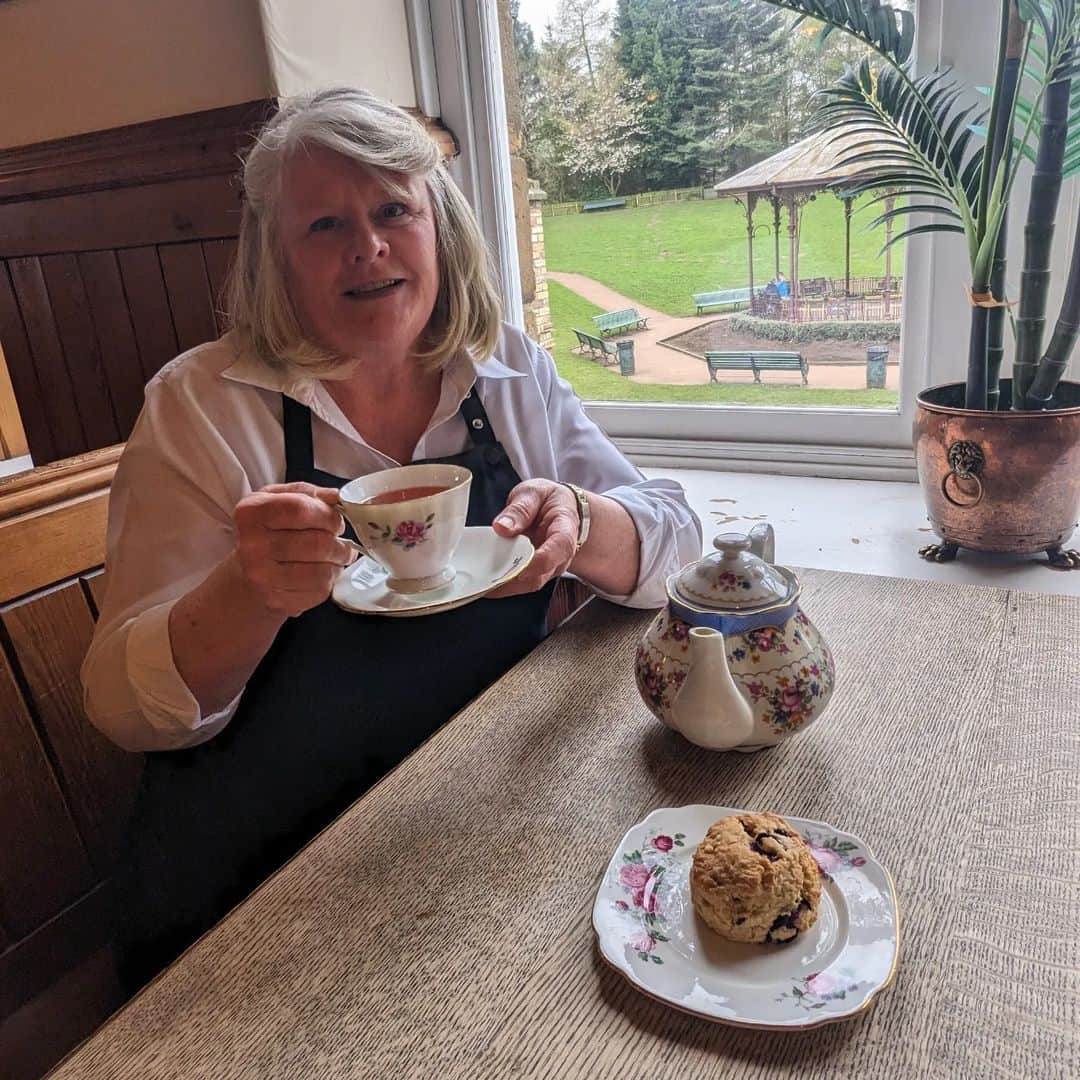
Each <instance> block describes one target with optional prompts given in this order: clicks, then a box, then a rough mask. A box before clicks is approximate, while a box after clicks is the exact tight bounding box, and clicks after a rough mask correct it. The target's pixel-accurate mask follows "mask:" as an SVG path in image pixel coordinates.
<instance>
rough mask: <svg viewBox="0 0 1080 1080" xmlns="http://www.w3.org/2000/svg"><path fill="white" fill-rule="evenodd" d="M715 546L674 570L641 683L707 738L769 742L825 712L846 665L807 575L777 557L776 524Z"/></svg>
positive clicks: (702, 742) (644, 649)
mask: <svg viewBox="0 0 1080 1080" xmlns="http://www.w3.org/2000/svg"><path fill="white" fill-rule="evenodd" d="M713 547H715V548H716V549H717V550H716V553H710V554H709V555H707V556H706V557H705V558H703V559H701V560H700V561H698V562H694V563H690V564H688V565H687V566H684V567H683V568H682V569H681V570H680V571H678V572H677V573H675V574H672V575H671V577H669V578H668V581H667V594H668V604H667V607H666V608H664V609H663V610H662V611H661V612H660V613H659V614H658V615H657V616H656V618H655V619H654V620H653V621H652V623H651V624H650V626H649V629H648V630H647V631H646V632H645V636H644V637H643V638H642V640H641V644H640V645H639V646H638V650H637V655H636V657H635V664H634V668H635V675H636V677H637V685H638V690H639V691H640V693H641V696H642V698H643V699H644V701H645V704H646V705H647V706H648V707H649V710H650V711H651V712H652V714H653V715H654V716H655V717H656V718H657V719H658V720H660V721H662V722H663V723H665V724H667V725H668V727H671V728H674V729H675V730H676V731H678V732H681V733H682V734H683V735H684V736H685V737H686V738H687V739H689V740H690V741H691V742H693V743H696V744H697V745H698V746H704V747H706V748H708V749H710V750H740V751H745V752H750V751H753V750H760V749H762V748H764V747H766V746H774V745H776V744H777V743H779V742H783V741H784V740H785V739H788V738H790V737H791V736H792V735H795V734H797V733H798V732H799V731H802V730H803V729H804V728H805V727H807V725H809V724H810V723H812V722H813V721H814V720H816V719H817V718H818V717H819V716H820V715H821V714H822V713H823V712H824V711H825V707H826V705H827V704H828V702H829V698H830V696H831V695H832V691H833V686H834V685H835V682H836V668H835V665H834V663H833V658H832V653H830V652H829V648H828V646H827V645H826V644H825V642H824V641H823V640H822V637H821V635H820V634H819V633H818V631H817V629H816V628H815V627H814V625H813V623H811V622H810V620H809V619H808V618H807V617H806V615H805V614H804V613H803V610H802V608H801V607H800V606H799V594H800V587H799V580H798V578H797V577H796V576H795V574H794V573H793V572H792V571H791V570H788V569H787V568H786V567H783V566H775V565H773V558H774V551H775V537H774V534H773V529H772V526H771V525H767V524H762V525H757V526H755V527H754V528H753V529H752V530H751V531H750V534H749V535H748V536H744V535H742V534H740V533H722V534H721V535H719V536H717V537H716V538H715V539H714V540H713Z"/></svg>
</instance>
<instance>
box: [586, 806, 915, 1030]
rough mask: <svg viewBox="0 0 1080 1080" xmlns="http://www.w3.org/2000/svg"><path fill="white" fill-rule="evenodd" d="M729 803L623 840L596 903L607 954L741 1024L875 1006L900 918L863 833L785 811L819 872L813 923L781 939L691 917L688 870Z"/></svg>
mask: <svg viewBox="0 0 1080 1080" xmlns="http://www.w3.org/2000/svg"><path fill="white" fill-rule="evenodd" d="M748 812H750V811H746V810H738V809H734V808H732V807H726V806H701V805H698V806H681V807H669V808H665V809H661V810H654V811H653V812H652V813H651V814H649V816H648V817H647V818H645V820H644V821H641V822H639V823H638V824H637V825H635V826H634V827H633V828H632V829H631V830H630V831H629V832H628V833H627V834H626V836H625V837H623V840H622V843H621V844H620V845H619V847H618V849H617V850H616V852H615V855H614V856H613V858H612V860H611V862H610V864H609V865H608V868H607V870H606V871H605V873H604V877H603V880H602V881H601V884H600V889H599V891H598V892H597V895H596V903H595V904H594V906H593V928H594V929H595V930H596V937H597V945H598V947H599V950H600V954H601V956H602V957H603V959H604V960H605V961H606V962H607V963H608V964H610V965H611V966H612V967H613V968H615V969H616V970H617V971H619V972H620V973H622V974H623V975H625V976H626V978H627V979H629V980H630V982H631V983H633V984H634V986H636V987H637V988H638V989H639V990H641V991H642V992H644V993H645V994H648V995H649V996H650V997H652V998H656V999H658V1000H660V1001H663V1002H666V1003H667V1004H669V1005H673V1006H675V1007H676V1008H677V1009H681V1010H683V1011H684V1012H689V1013H694V1014H695V1015H697V1016H702V1017H705V1018H706V1019H708V1020H716V1021H719V1022H721V1023H726V1024H736V1025H739V1026H741V1027H754V1028H767V1029H772V1030H782V1031H784V1030H805V1029H807V1028H814V1027H819V1026H821V1025H822V1024H828V1023H833V1022H835V1021H838V1020H845V1019H847V1018H848V1017H850V1016H854V1015H855V1014H856V1013H858V1012H861V1011H862V1010H863V1009H865V1008H867V1007H869V1006H870V1004H871V1003H872V1002H873V1000H874V997H875V996H876V995H877V994H878V993H879V992H880V991H882V990H884V989H885V988H886V987H887V986H888V985H889V984H890V983H891V982H892V979H893V975H894V974H895V972H896V963H897V958H898V957H899V953H900V917H899V912H898V910H897V905H896V892H895V890H894V888H893V883H892V878H891V877H890V876H889V872H888V871H887V870H886V869H885V868H884V867H883V866H882V865H881V864H880V863H879V862H878V861H877V860H876V859H875V858H874V856H873V855H872V854H871V852H870V849H869V848H868V847H867V846H866V844H864V843H863V842H862V840H860V839H859V838H858V837H857V836H852V835H851V834H850V833H846V832H843V831H841V830H840V829H836V828H833V827H832V826H831V825H826V824H825V823H823V822H820V821H807V820H806V819H804V818H797V817H790V816H788V815H784V816H785V817H787V820H788V821H789V822H791V824H792V825H793V826H794V827H795V829H797V830H798V832H799V833H800V834H801V835H802V837H803V838H804V839H805V840H806V841H807V843H808V844H809V845H810V848H811V851H812V852H813V854H814V857H815V859H816V860H817V862H818V866H819V867H820V868H821V870H822V880H821V886H822V888H821V906H820V908H819V910H818V921H817V923H815V925H814V926H813V927H812V928H811V929H810V930H809V931H807V932H806V933H805V934H800V935H799V936H798V937H796V938H795V939H794V940H793V941H789V942H787V943H785V944H782V945H744V944H740V943H738V942H732V941H725V940H724V939H723V938H721V937H719V936H717V935H716V934H715V933H713V932H712V931H711V930H710V929H709V928H708V927H707V926H706V925H705V923H704V922H702V920H701V919H700V918H699V917H698V916H697V914H696V913H695V912H694V907H693V904H692V902H691V899H690V865H691V860H692V859H693V855H694V849H695V848H696V847H697V845H698V843H700V841H701V840H702V838H703V837H704V836H705V833H706V832H707V831H708V829H709V827H710V826H711V825H712V824H713V823H714V822H716V821H719V820H720V818H722V817H727V816H728V815H729V814H742V813H748Z"/></svg>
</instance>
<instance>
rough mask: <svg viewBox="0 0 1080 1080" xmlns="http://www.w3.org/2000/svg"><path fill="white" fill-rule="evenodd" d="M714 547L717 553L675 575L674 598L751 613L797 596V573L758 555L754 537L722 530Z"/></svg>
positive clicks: (712, 608)
mask: <svg viewBox="0 0 1080 1080" xmlns="http://www.w3.org/2000/svg"><path fill="white" fill-rule="evenodd" d="M713 547H715V548H716V549H717V554H715V555H712V554H710V555H706V556H705V558H703V559H700V560H699V561H698V562H695V563H691V564H690V565H689V566H687V567H685V568H684V569H683V570H681V571H680V572H679V573H678V574H676V575H675V576H674V577H673V579H672V580H671V595H672V598H673V599H674V600H677V601H679V602H681V603H683V604H686V605H688V606H690V607H692V608H696V609H697V610H699V611H700V610H705V611H729V612H732V613H735V614H741V613H747V614H748V613H750V612H754V611H760V610H761V609H763V608H772V607H776V606H778V605H782V604H787V603H790V602H791V601H792V600H795V599H796V598H797V596H798V592H799V586H798V582H797V580H796V579H795V575H794V574H792V573H790V572H789V571H785V570H784V569H783V568H782V567H778V566H773V565H772V564H771V563H768V562H766V561H765V560H764V559H761V558H759V557H758V556H757V555H755V554H754V553H753V551H751V540H750V537H748V536H743V535H742V534H741V533H721V534H720V535H719V536H717V537H716V538H715V539H714V540H713Z"/></svg>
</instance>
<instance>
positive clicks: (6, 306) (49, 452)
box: [0, 260, 60, 462]
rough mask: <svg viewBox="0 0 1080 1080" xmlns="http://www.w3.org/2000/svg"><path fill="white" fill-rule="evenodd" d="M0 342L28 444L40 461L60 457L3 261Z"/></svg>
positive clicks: (1, 271)
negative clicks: (2, 344)
mask: <svg viewBox="0 0 1080 1080" xmlns="http://www.w3.org/2000/svg"><path fill="white" fill-rule="evenodd" d="M0 340H2V341H3V343H4V353H5V356H6V358H7V367H8V375H9V376H10V378H11V385H12V386H13V387H14V389H15V400H16V401H17V402H18V405H19V413H20V415H21V416H22V420H23V427H24V429H25V431H26V438H27V442H28V443H29V445H30V446H31V447H33V453H34V455H35V456H36V457H37V458H38V460H39V461H43V462H44V461H54V460H55V459H56V458H57V457H59V456H60V455H59V454H58V453H57V450H56V444H55V443H54V441H53V432H52V424H51V423H50V421H49V416H48V413H47V412H46V410H45V401H44V399H43V397H42V394H41V387H40V386H39V384H38V378H37V372H36V371H35V370H34V358H33V355H32V354H31V352H30V342H29V341H28V340H27V337H26V327H25V325H24V324H23V318H22V313H21V312H20V311H19V305H18V302H17V301H16V299H15V287H14V284H13V283H12V280H11V270H10V268H9V267H8V265H7V263H6V262H4V261H3V260H0Z"/></svg>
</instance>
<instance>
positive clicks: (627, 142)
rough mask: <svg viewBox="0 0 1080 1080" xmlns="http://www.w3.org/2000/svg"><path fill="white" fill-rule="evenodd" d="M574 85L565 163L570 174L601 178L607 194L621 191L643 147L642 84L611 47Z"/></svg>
mask: <svg viewBox="0 0 1080 1080" xmlns="http://www.w3.org/2000/svg"><path fill="white" fill-rule="evenodd" d="M575 89H576V94H575V95H574V100H573V101H572V103H571V107H570V111H569V114H568V115H567V117H566V122H567V125H566V130H567V134H568V136H569V138H568V145H567V146H566V147H565V149H564V153H563V156H562V165H563V166H564V167H565V168H566V169H567V171H568V172H570V173H571V174H574V175H577V176H580V177H582V178H584V179H586V180H590V179H596V180H599V181H600V182H601V183H602V184H603V185H604V188H605V189H606V190H607V193H608V194H609V195H612V196H614V195H617V194H618V193H619V184H620V182H621V180H622V178H623V176H624V175H625V174H626V173H627V172H628V171H629V169H630V167H631V166H632V165H633V164H634V163H635V162H636V161H637V160H638V159H639V158H640V157H641V154H642V152H643V150H644V146H643V144H642V142H641V138H640V136H641V135H642V134H643V133H644V131H645V128H644V125H643V124H642V121H641V116H642V111H643V110H642V105H641V101H640V93H641V91H640V88H639V87H637V86H635V85H634V84H633V83H632V82H631V81H630V80H628V79H627V77H626V75H625V73H624V72H623V70H622V68H620V67H619V65H618V63H617V62H616V60H615V58H614V56H613V55H612V54H611V51H610V49H608V50H607V51H606V53H604V54H603V56H602V58H601V59H600V61H599V63H598V64H597V67H596V69H595V70H594V71H593V72H592V73H590V80H589V81H588V82H579V83H578V84H576V86H575Z"/></svg>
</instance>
